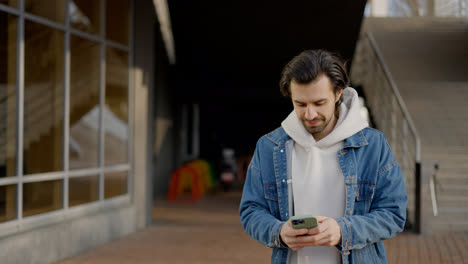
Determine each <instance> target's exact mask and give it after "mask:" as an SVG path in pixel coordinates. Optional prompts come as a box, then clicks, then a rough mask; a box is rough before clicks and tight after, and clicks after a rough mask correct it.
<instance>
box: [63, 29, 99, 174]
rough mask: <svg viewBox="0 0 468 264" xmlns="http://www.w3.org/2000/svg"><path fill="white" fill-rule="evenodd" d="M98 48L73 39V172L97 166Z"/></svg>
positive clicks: (71, 154)
mask: <svg viewBox="0 0 468 264" xmlns="http://www.w3.org/2000/svg"><path fill="white" fill-rule="evenodd" d="M99 51H100V48H99V44H98V43H95V42H92V41H89V40H85V39H82V38H79V37H75V36H71V38H70V54H71V59H70V141H69V142H70V148H69V149H70V153H69V157H70V159H69V161H70V162H69V165H70V169H78V168H89V167H97V166H98V160H99V159H98V157H99V155H98V153H99V151H98V150H99V61H100V56H99Z"/></svg>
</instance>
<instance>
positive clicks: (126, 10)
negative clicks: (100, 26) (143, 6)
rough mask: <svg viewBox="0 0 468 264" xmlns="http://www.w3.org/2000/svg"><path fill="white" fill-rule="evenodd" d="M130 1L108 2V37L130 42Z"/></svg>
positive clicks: (124, 42) (112, 0)
mask: <svg viewBox="0 0 468 264" xmlns="http://www.w3.org/2000/svg"><path fill="white" fill-rule="evenodd" d="M129 16H130V3H129V1H128V0H111V1H107V2H106V39H108V40H112V41H115V42H119V43H122V44H124V45H127V44H128V31H129V28H130V26H129V23H130V17H129Z"/></svg>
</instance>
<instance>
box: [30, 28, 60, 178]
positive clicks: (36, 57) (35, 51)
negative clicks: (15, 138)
mask: <svg viewBox="0 0 468 264" xmlns="http://www.w3.org/2000/svg"><path fill="white" fill-rule="evenodd" d="M24 38H25V48H24V52H25V64H24V141H23V145H24V173H25V174H31V173H41V172H50V171H58V170H61V169H62V168H63V166H62V162H63V158H62V156H63V155H62V153H63V149H62V146H63V142H62V139H63V104H64V101H63V33H62V32H60V31H58V30H55V29H52V28H49V27H47V26H44V25H40V24H37V23H33V22H30V21H26V22H25V36H24Z"/></svg>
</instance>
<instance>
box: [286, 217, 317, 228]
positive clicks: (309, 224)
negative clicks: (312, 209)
mask: <svg viewBox="0 0 468 264" xmlns="http://www.w3.org/2000/svg"><path fill="white" fill-rule="evenodd" d="M291 225H292V227H293V228H294V229H301V228H306V229H310V228H314V227H316V226H318V222H317V218H315V216H313V215H297V216H293V217H291Z"/></svg>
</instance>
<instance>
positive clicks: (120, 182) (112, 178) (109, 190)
mask: <svg viewBox="0 0 468 264" xmlns="http://www.w3.org/2000/svg"><path fill="white" fill-rule="evenodd" d="M127 175H128V173H127V172H126V171H123V172H113V173H106V174H105V175H104V198H105V199H107V198H111V197H114V196H118V195H122V194H126V193H127Z"/></svg>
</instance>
